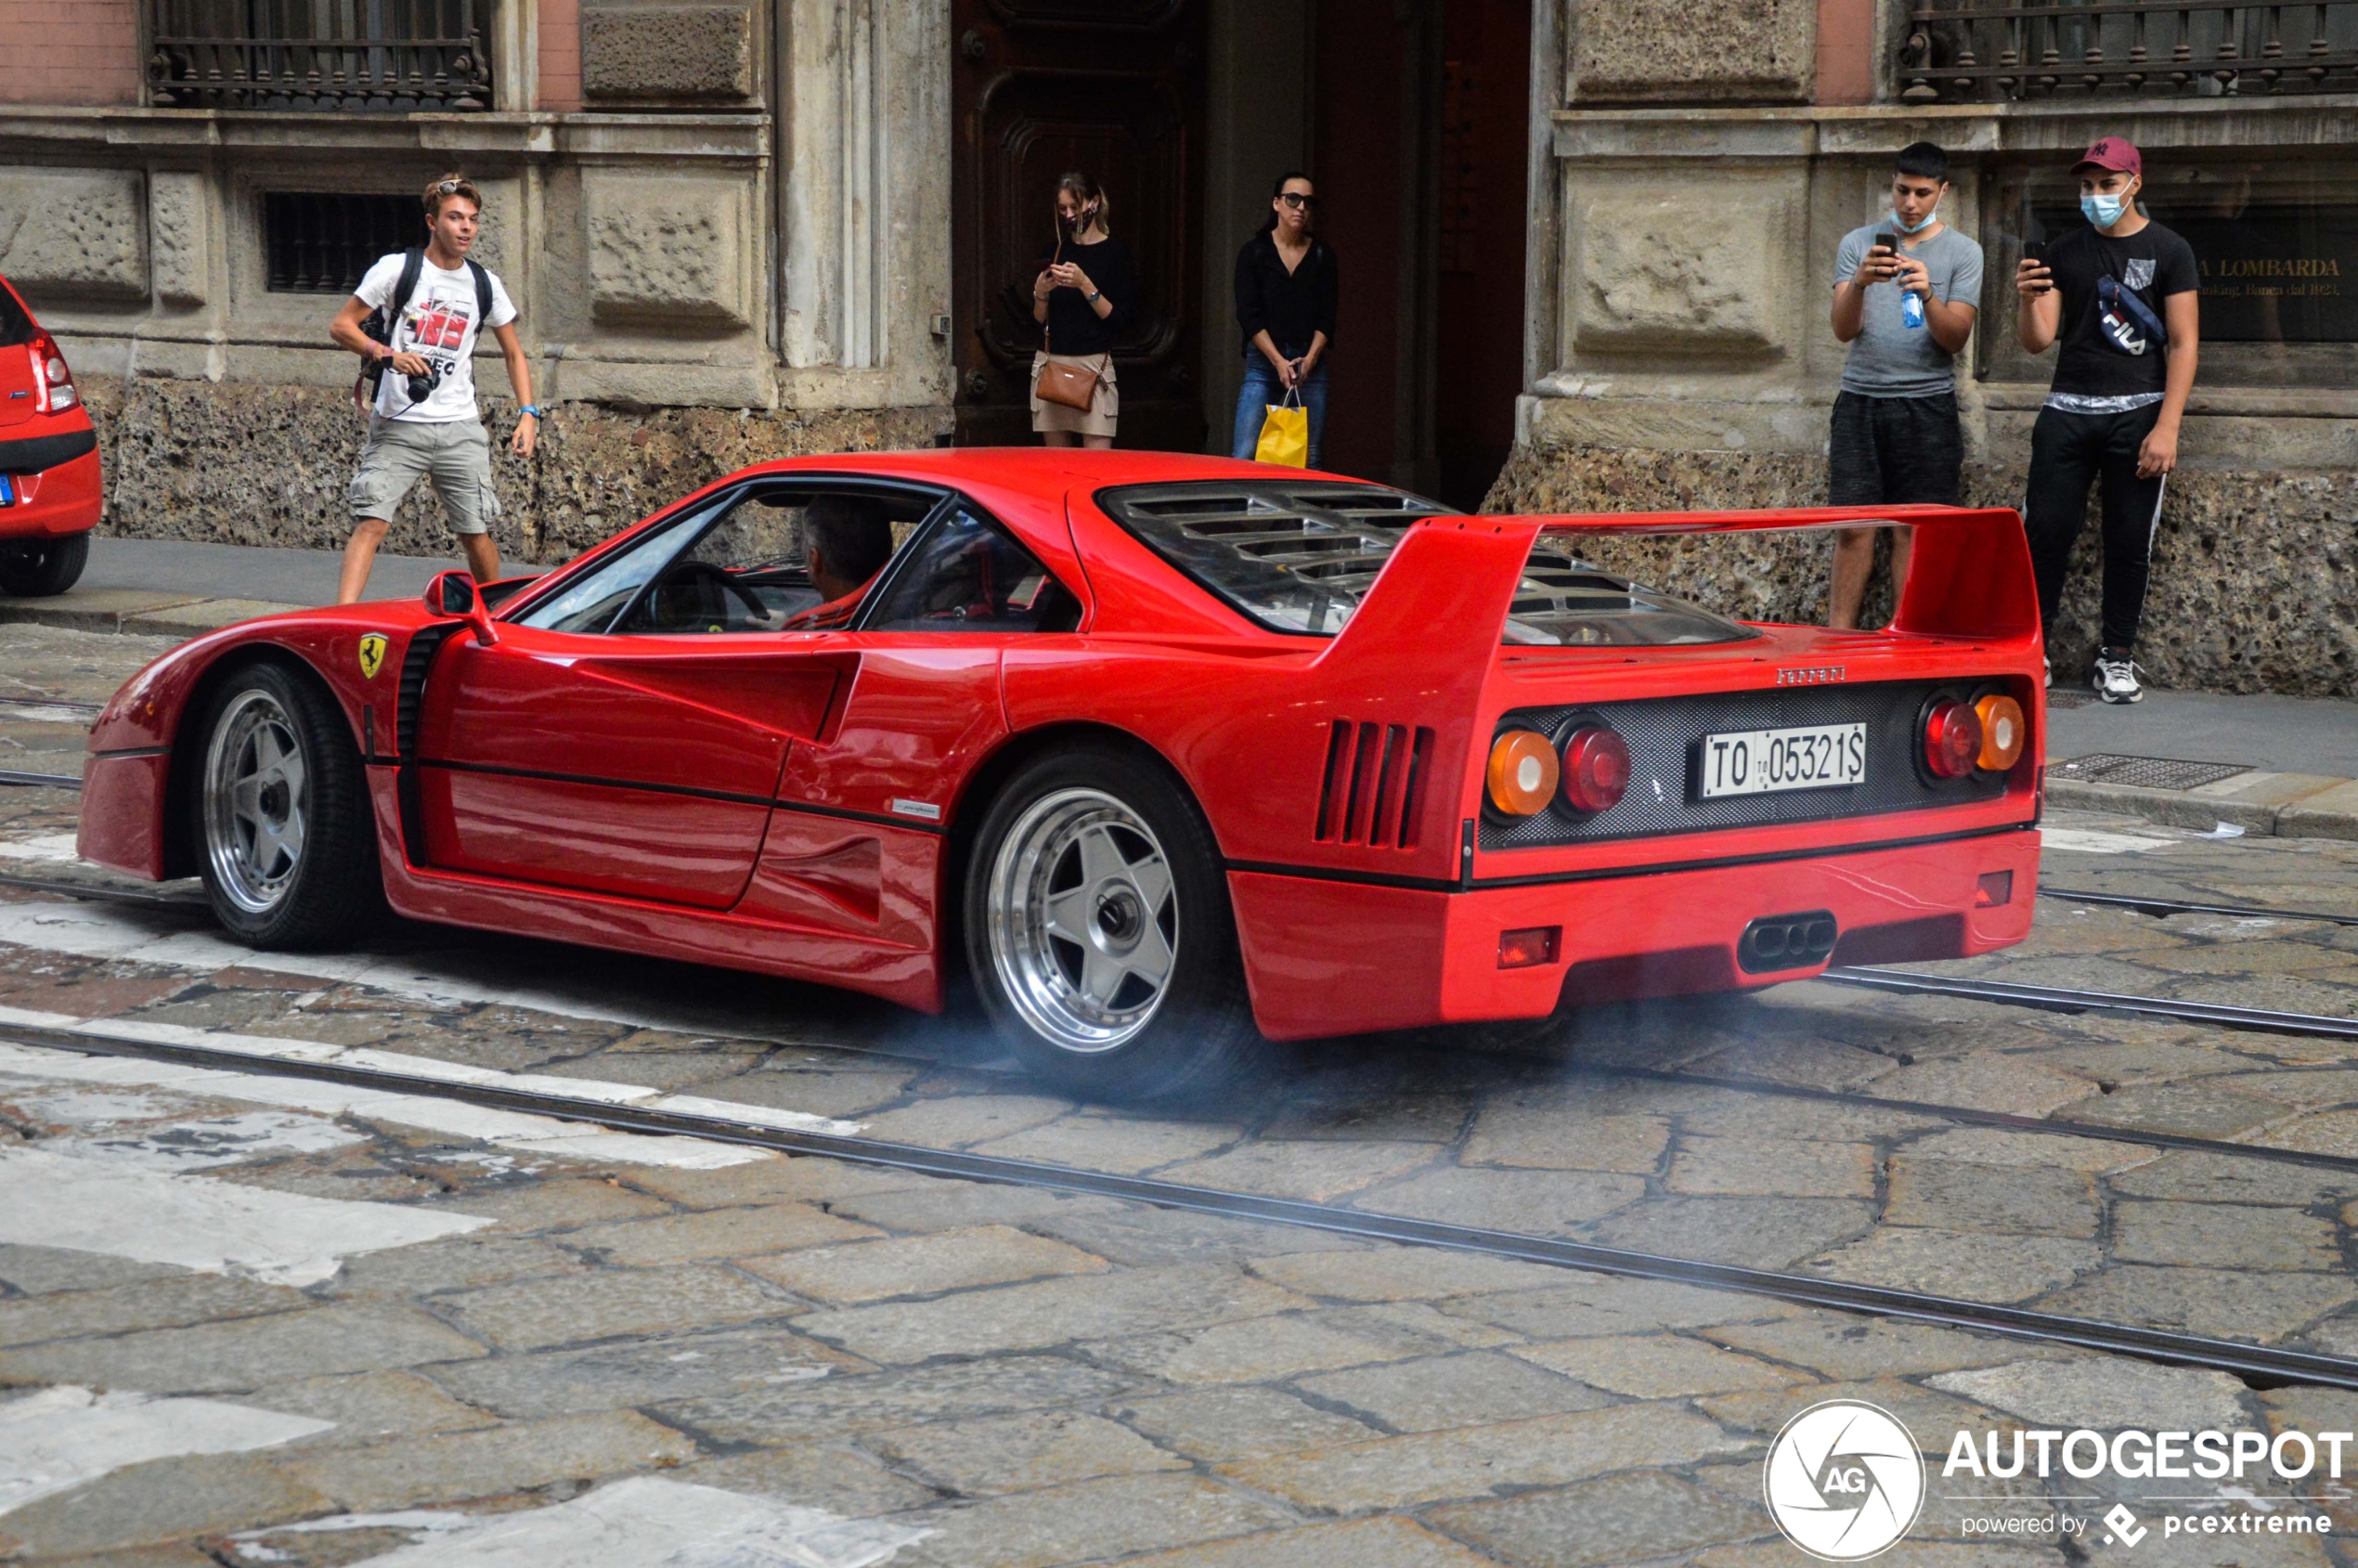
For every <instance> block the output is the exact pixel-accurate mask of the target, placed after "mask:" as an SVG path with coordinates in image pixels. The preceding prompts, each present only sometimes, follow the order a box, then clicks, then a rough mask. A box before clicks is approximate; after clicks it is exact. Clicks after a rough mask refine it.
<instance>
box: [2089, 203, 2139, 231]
mask: <svg viewBox="0 0 2358 1568" xmlns="http://www.w3.org/2000/svg"><path fill="white" fill-rule="evenodd" d="M2128 210H2129V201H2128V199H2127V198H2126V197H2121V196H2083V197H2081V198H2080V199H2079V215H2080V216H2081V217H2083V218H2086V219H2087V220H2088V221H2089V222H2090V223H2092V224H2094V225H2095V226H2096V227H2098V228H2110V227H2112V226H2113V225H2114V224H2117V223H2118V222H2119V221H2120V216H2121V214H2123V213H2125V212H2127V211H2128Z"/></svg>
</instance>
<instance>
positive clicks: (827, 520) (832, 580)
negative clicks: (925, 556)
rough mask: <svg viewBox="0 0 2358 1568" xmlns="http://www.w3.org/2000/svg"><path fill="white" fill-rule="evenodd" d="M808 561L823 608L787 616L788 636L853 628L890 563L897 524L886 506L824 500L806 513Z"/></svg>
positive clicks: (866, 501)
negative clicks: (862, 603)
mask: <svg viewBox="0 0 2358 1568" xmlns="http://www.w3.org/2000/svg"><path fill="white" fill-rule="evenodd" d="M802 538H803V560H804V562H805V564H806V566H807V568H808V570H809V571H810V586H811V587H813V588H815V589H817V590H819V594H820V598H821V601H822V602H821V603H817V604H813V605H812V606H811V607H810V608H809V609H808V610H804V611H802V612H800V613H799V614H797V615H795V616H790V617H788V619H787V621H786V625H785V629H786V630H788V631H832V630H836V629H838V628H842V627H846V626H849V625H850V624H851V617H852V615H853V613H854V612H855V611H857V610H858V609H859V608H860V601H861V600H862V599H863V598H865V597H866V596H867V592H868V590H869V587H870V586H871V585H872V584H874V583H875V580H876V576H877V574H878V573H880V572H882V571H883V570H884V568H885V563H886V562H887V561H889V560H890V559H892V525H891V523H889V522H888V521H887V520H886V517H885V513H884V507H883V504H882V503H881V502H878V501H875V500H873V499H869V498H868V497H865V496H821V497H819V498H818V499H816V500H813V501H812V502H811V503H810V505H809V506H808V507H806V508H805V509H804V510H803V513H802Z"/></svg>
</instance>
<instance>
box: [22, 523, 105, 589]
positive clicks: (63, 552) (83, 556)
mask: <svg viewBox="0 0 2358 1568" xmlns="http://www.w3.org/2000/svg"><path fill="white" fill-rule="evenodd" d="M89 560H90V536H89V534H88V533H86V532H84V533H80V534H67V535H65V536H64V537H63V538H47V539H19V540H18V541H16V542H15V543H14V544H8V545H0V591H5V592H6V593H7V594H8V595H9V596H10V597H11V598H16V599H47V598H49V597H50V596H52V595H53V594H59V593H63V592H64V591H65V590H68V589H70V588H71V587H72V586H73V585H74V584H75V583H77V582H79V581H81V580H82V568H83V567H84V565H86V564H89Z"/></svg>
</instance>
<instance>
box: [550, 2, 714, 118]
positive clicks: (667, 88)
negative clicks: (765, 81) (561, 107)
mask: <svg viewBox="0 0 2358 1568" xmlns="http://www.w3.org/2000/svg"><path fill="white" fill-rule="evenodd" d="M755 39H756V32H755V16H754V12H753V9H752V7H751V6H745V5H717V6H716V5H706V6H618V5H590V6H583V7H582V11H581V94H582V97H585V98H586V99H588V100H589V102H591V103H595V104H666V103H726V102H745V101H746V100H748V99H751V98H752V97H754V94H755V91H756V86H757V81H758V76H757V72H756V71H755V69H754V61H755V54H756V51H755V46H754V45H755Z"/></svg>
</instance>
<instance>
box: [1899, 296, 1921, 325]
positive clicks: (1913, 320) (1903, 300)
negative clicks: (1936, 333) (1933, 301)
mask: <svg viewBox="0 0 2358 1568" xmlns="http://www.w3.org/2000/svg"><path fill="white" fill-rule="evenodd" d="M1899 324H1900V325H1901V326H1903V327H1921V326H1923V325H1924V295H1922V294H1916V293H1908V294H1902V295H1900V296H1899Z"/></svg>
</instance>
